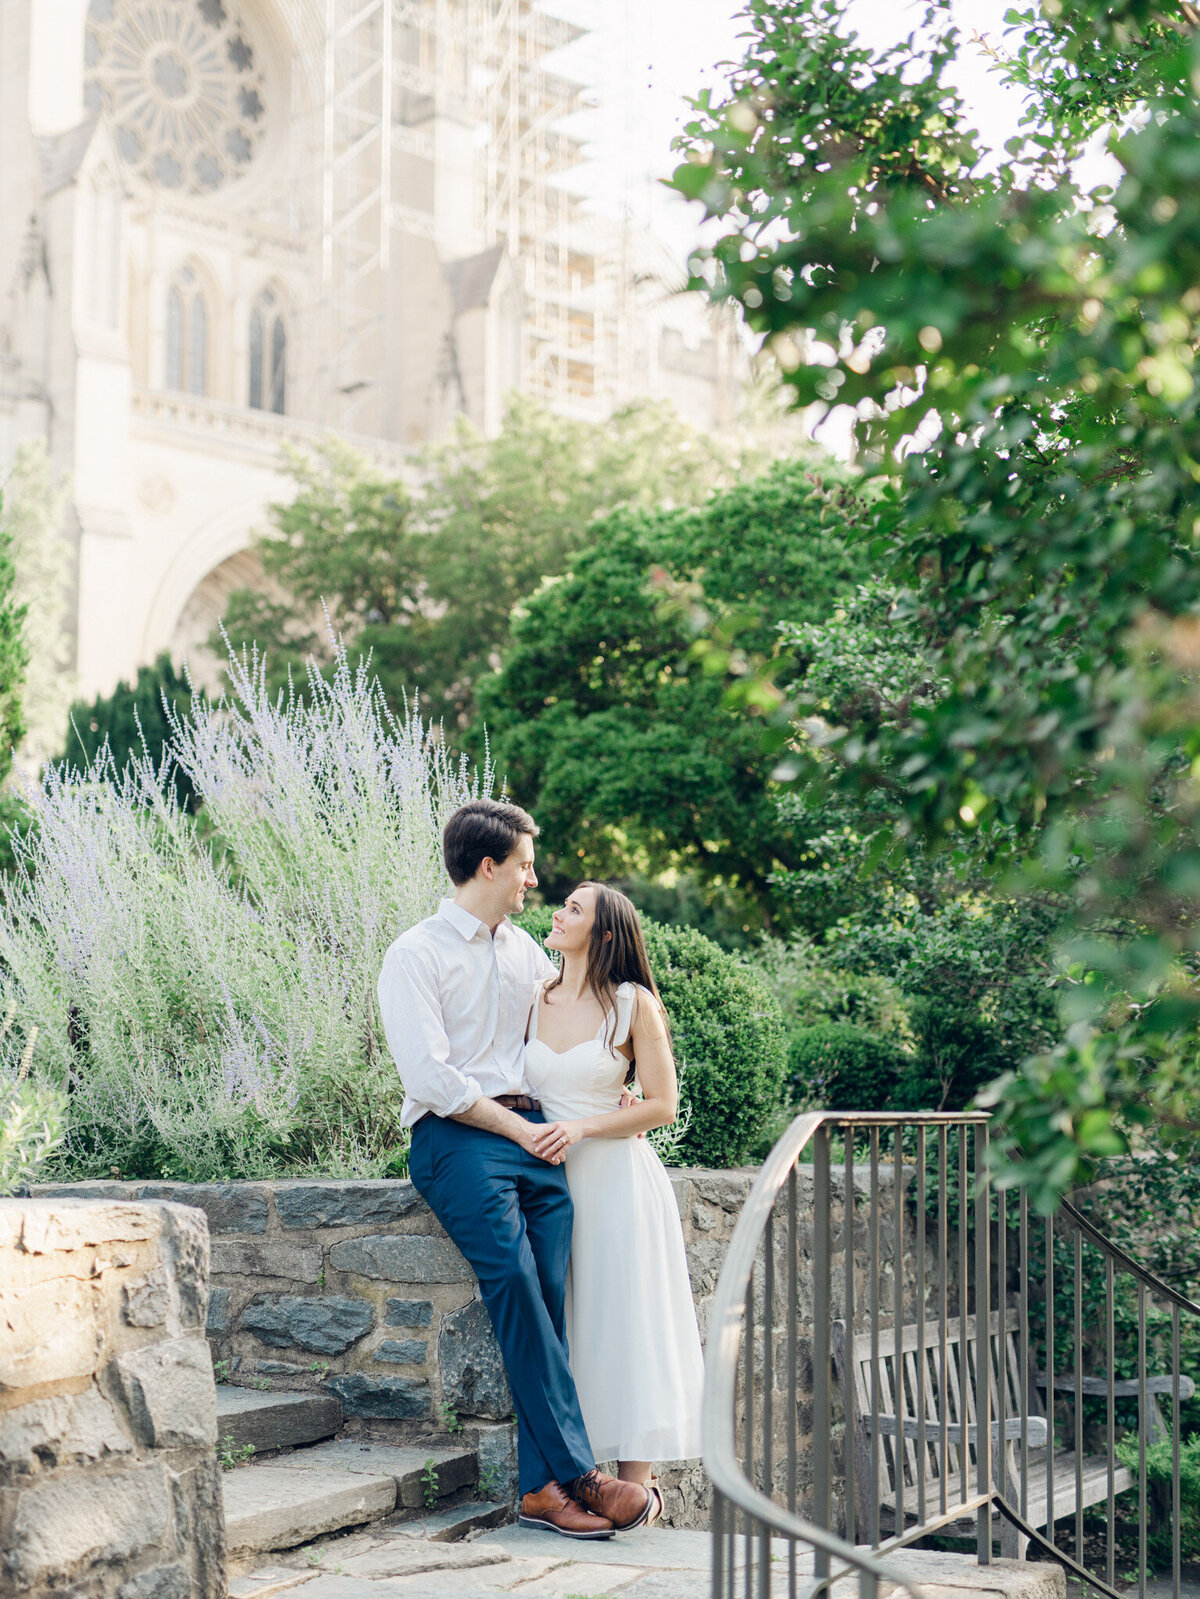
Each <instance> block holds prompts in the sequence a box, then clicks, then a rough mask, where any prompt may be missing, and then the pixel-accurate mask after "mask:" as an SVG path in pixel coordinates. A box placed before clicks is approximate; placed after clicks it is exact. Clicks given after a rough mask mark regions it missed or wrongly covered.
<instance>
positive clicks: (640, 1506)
mask: <svg viewBox="0 0 1200 1599" xmlns="http://www.w3.org/2000/svg"><path fill="white" fill-rule="evenodd" d="M568 1487H569V1488H570V1491H571V1497H572V1498H573V1499H577V1500H578V1501H579V1503H580V1504H581V1505H582V1506H583V1508H584V1509H585V1510H590V1511H592V1512H593V1514H594V1515H597V1516H605V1517H607V1519H608V1520H609V1521H611V1522H612V1524H613V1526H614V1527H615V1528H616V1530H617V1531H618V1532H631V1531H632V1530H633V1528H634V1527H640V1526H641V1525H642V1523H643V1522H644V1521H645V1520H646V1518H647V1517H648V1516H649V1514H650V1512H651V1510H652V1509H653V1508H654V1497H653V1495H652V1494H651V1492H650V1490H649V1488H647V1487H646V1486H645V1484H644V1483H640V1482H622V1481H621V1479H620V1478H619V1477H608V1476H605V1474H604V1472H602V1471H601V1470H600V1469H599V1468H598V1467H596V1466H593V1467H592V1469H591V1471H589V1472H587V1473H585V1475H584V1476H582V1477H576V1479H575V1481H574V1482H572V1483H569V1484H568Z"/></svg>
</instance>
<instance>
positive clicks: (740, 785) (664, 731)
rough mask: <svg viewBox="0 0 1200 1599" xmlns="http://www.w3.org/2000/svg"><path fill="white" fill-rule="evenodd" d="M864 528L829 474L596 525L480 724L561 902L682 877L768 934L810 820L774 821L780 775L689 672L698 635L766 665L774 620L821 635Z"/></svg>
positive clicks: (519, 647) (521, 618) (496, 685)
mask: <svg viewBox="0 0 1200 1599" xmlns="http://www.w3.org/2000/svg"><path fill="white" fill-rule="evenodd" d="M867 516H868V510H867V503H866V500H865V499H864V498H863V496H862V494H861V492H860V491H859V490H858V489H857V488H856V487H855V486H854V485H853V483H852V482H851V481H849V480H848V478H847V476H846V474H845V473H844V472H843V471H841V469H839V468H838V467H836V466H834V465H831V464H828V465H825V466H823V467H822V468H821V469H820V470H817V469H816V468H814V467H812V466H806V465H804V464H803V463H792V464H786V465H784V464H781V465H779V466H777V467H775V468H774V469H773V470H772V471H770V472H768V473H766V474H765V475H764V476H762V477H760V478H757V479H753V480H752V481H750V482H749V483H746V484H743V485H741V486H739V487H738V488H735V489H730V490H727V491H725V492H723V493H720V494H717V495H715V496H714V497H713V498H712V499H711V500H710V501H709V502H708V503H707V504H706V505H704V506H703V507H701V508H699V509H696V510H676V511H660V512H656V513H650V514H644V513H643V514H634V513H629V512H622V513H620V514H619V515H616V516H614V517H611V518H609V520H607V521H606V522H604V523H603V524H601V525H600V526H599V527H598V528H597V529H596V530H595V536H594V540H593V543H592V546H591V547H590V548H589V549H587V550H586V551H584V552H583V553H582V554H580V555H579V556H578V557H577V558H576V559H575V561H574V562H573V564H572V567H571V569H570V570H569V571H568V572H567V573H565V574H564V575H563V576H562V577H560V578H556V579H554V580H551V581H548V582H546V583H545V584H543V586H542V587H541V589H540V590H539V591H538V592H537V593H536V594H535V595H534V596H533V597H532V598H531V599H529V600H528V601H526V603H525V604H524V606H522V607H521V609H520V610H519V611H518V613H517V614H516V616H515V618H514V623H513V632H512V644H511V647H510V648H509V649H508V651H507V652H506V654H505V657H504V662H503V666H502V668H501V670H500V671H499V672H498V673H497V674H496V675H495V676H493V677H490V678H486V679H484V680H483V681H482V682H481V683H480V684H479V690H478V692H479V705H480V721H481V723H482V725H483V727H485V728H486V731H487V734H488V737H489V739H490V741H491V752H492V757H493V759H494V761H495V763H496V768H497V772H498V775H499V776H500V777H501V779H502V780H504V781H506V782H507V783H508V785H509V788H510V790H511V791H512V793H513V794H514V795H515V796H516V797H517V798H518V799H519V800H520V801H521V803H522V804H525V805H528V806H529V807H530V808H531V809H533V810H534V811H535V813H536V814H537V817H538V820H539V822H540V823H541V826H542V830H543V838H542V846H541V857H542V858H543V859H544V860H545V862H546V865H547V867H548V870H549V872H550V874H551V877H552V878H553V879H554V880H555V882H556V885H557V884H558V880H560V879H563V880H565V879H566V878H567V877H568V876H581V875H584V874H587V875H592V876H601V877H612V876H628V875H629V874H631V873H636V872H642V873H646V874H658V873H662V872H667V871H671V870H681V869H682V870H691V871H694V872H696V873H697V874H698V875H699V877H700V878H701V879H702V880H703V881H705V882H707V883H709V884H710V885H712V884H719V885H720V887H721V889H722V891H723V892H726V893H732V894H734V895H736V896H739V897H740V898H742V899H743V901H745V902H748V903H749V904H750V905H751V906H754V907H756V908H757V912H758V914H759V915H760V916H761V915H769V913H770V909H771V905H772V900H773V894H772V887H771V878H772V876H773V874H774V873H775V872H777V871H779V870H781V869H786V868H788V867H798V866H799V865H800V862H801V859H802V857H803V854H804V837H805V828H804V825H803V819H802V818H801V819H794V818H783V817H781V815H780V812H779V808H778V804H777V798H776V794H775V792H774V787H773V783H772V776H771V773H772V767H773V765H774V761H773V759H771V758H770V757H769V756H767V755H764V753H763V750H762V746H761V739H760V736H759V731H758V729H757V728H756V727H755V726H754V725H752V724H751V723H749V722H747V721H746V720H745V719H744V718H742V717H740V716H738V715H736V714H733V713H731V712H730V711H729V710H728V709H727V708H726V707H725V705H724V703H723V696H724V685H723V682H722V680H721V679H720V677H719V676H717V675H715V674H714V675H712V676H708V675H706V674H704V673H703V672H689V671H688V669H687V668H688V654H689V648H690V645H691V643H692V640H693V638H694V633H695V623H694V617H695V615H696V614H697V612H700V613H701V614H707V615H719V616H720V617H721V618H722V621H723V623H724V625H725V626H726V627H727V628H728V629H729V630H730V637H732V638H735V639H736V642H737V646H738V648H739V649H742V650H745V651H749V652H764V651H769V650H772V649H773V647H774V640H775V638H776V637H777V632H778V622H777V619H778V618H779V617H780V616H785V617H788V618H790V619H792V620H794V621H812V620H815V619H816V618H818V617H820V616H822V615H824V614H825V612H826V611H827V610H828V609H829V608H830V606H831V605H832V602H833V599H834V597H835V596H836V595H837V594H838V593H840V592H842V591H844V590H846V589H847V588H852V587H853V585H854V583H855V581H856V579H858V578H859V577H862V576H864V575H865V563H866V559H867V557H866V551H865V549H864V547H863V546H862V545H861V544H859V543H856V542H855V537H854V536H855V532H856V530H857V528H858V527H860V526H861V525H862V524H863V523H865V521H866V519H867ZM780 664H781V667H785V666H786V663H785V662H781V663H780Z"/></svg>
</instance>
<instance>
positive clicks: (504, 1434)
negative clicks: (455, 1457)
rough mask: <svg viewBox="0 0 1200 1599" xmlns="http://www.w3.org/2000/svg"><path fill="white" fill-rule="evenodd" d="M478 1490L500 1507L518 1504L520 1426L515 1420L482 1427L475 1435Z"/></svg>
mask: <svg viewBox="0 0 1200 1599" xmlns="http://www.w3.org/2000/svg"><path fill="white" fill-rule="evenodd" d="M475 1458H476V1461H477V1465H478V1472H479V1491H480V1493H481V1494H483V1495H484V1496H485V1497H486V1498H488V1499H497V1500H499V1501H500V1502H501V1504H506V1505H514V1504H516V1502H517V1426H516V1423H515V1422H512V1421H501V1422H494V1423H492V1424H491V1425H490V1426H481V1427H478V1428H477V1429H476V1433H475Z"/></svg>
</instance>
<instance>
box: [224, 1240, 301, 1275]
mask: <svg viewBox="0 0 1200 1599" xmlns="http://www.w3.org/2000/svg"><path fill="white" fill-rule="evenodd" d="M212 1269H213V1275H214V1276H231V1277H277V1278H280V1279H282V1280H283V1281H285V1282H293V1283H315V1282H316V1281H317V1279H318V1278H319V1277H320V1275H321V1251H320V1250H319V1249H317V1248H316V1247H315V1245H312V1244H289V1243H275V1242H267V1241H263V1242H262V1243H259V1242H257V1241H256V1240H254V1239H245V1240H243V1239H233V1238H217V1239H215V1240H214V1241H213V1246H212Z"/></svg>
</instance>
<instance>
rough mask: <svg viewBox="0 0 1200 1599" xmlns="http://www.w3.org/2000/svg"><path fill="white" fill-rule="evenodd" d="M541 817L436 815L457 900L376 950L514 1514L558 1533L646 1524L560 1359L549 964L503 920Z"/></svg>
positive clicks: (561, 1214) (494, 811)
mask: <svg viewBox="0 0 1200 1599" xmlns="http://www.w3.org/2000/svg"><path fill="white" fill-rule="evenodd" d="M537 833H538V828H537V824H536V823H535V822H534V820H533V818H532V817H531V816H530V815H529V814H528V813H527V812H526V811H523V810H521V809H520V807H519V806H516V805H506V804H503V803H501V802H500V801H498V800H490V799H481V800H473V801H471V803H470V804H468V805H464V806H463V807H462V808H461V809H460V810H458V811H456V812H455V813H454V815H453V816H452V817H451V818H450V821H449V822H448V823H447V825H446V829H445V832H444V834H443V838H442V849H443V854H444V856H445V860H446V870H447V871H448V872H449V874H450V880H451V882H452V883H453V884H454V889H455V892H454V897H453V899H447V900H443V901H442V903H441V905H440V907H439V908H438V911H437V914H436V915H434V916H430V917H428V918H427V919H426V920H425V921H423V922H421V923H419V924H418V925H417V926H416V927H412V928H410V929H409V930H408V932H407V933H403V934H402V935H401V936H400V937H399V938H398V939H397V940H396V942H395V943H394V944H393V945H392V946H391V948H390V949H389V950H388V952H387V954H386V955H385V956H384V959H383V971H382V972H381V974H380V978H379V1004H380V1009H381V1011H382V1013H383V1025H384V1028H385V1030H386V1032H387V1040H388V1044H389V1046H390V1047H391V1051H392V1054H393V1056H394V1057H395V1060H396V1065H397V1067H398V1068H399V1071H400V1076H401V1078H402V1080H403V1082H404V1089H405V1099H404V1107H403V1110H402V1112H401V1118H402V1120H403V1123H404V1125H405V1126H406V1127H411V1128H412V1146H411V1150H410V1154H409V1174H410V1176H411V1177H412V1180H413V1183H414V1185H415V1186H416V1188H417V1189H418V1190H419V1191H420V1192H421V1194H423V1195H424V1197H425V1199H426V1200H427V1201H428V1203H429V1207H430V1209H431V1210H432V1211H433V1213H434V1215H435V1216H436V1217H437V1218H438V1220H439V1221H440V1222H441V1224H442V1226H443V1227H445V1229H446V1231H447V1232H448V1233H449V1234H450V1237H451V1238H452V1239H453V1240H454V1242H455V1243H456V1244H457V1245H458V1247H459V1249H460V1250H461V1251H462V1253H463V1254H464V1255H465V1256H466V1258H467V1260H468V1261H469V1262H470V1263H471V1266H472V1267H473V1268H474V1271H475V1274H476V1276H477V1277H478V1278H479V1289H480V1293H481V1295H482V1297H483V1302H484V1304H485V1305H486V1306H487V1309H488V1314H489V1315H490V1316H491V1318H492V1326H493V1327H494V1328H495V1330H496V1339H497V1341H498V1343H499V1345H500V1351H501V1353H502V1355H503V1356H504V1363H505V1366H506V1367H507V1369H508V1377H509V1383H510V1385H511V1387H512V1392H513V1403H514V1404H515V1406H516V1411H517V1441H518V1462H519V1482H520V1494H521V1505H520V1519H521V1521H522V1522H523V1523H525V1524H526V1525H530V1526H541V1527H548V1528H551V1529H553V1531H555V1532H559V1533H562V1534H563V1536H564V1537H568V1538H609V1537H611V1536H612V1534H613V1531H614V1529H615V1530H617V1531H624V1530H626V1529H627V1528H630V1527H637V1526H640V1525H641V1524H642V1522H643V1521H645V1519H646V1517H647V1515H648V1514H649V1511H650V1506H651V1496H650V1494H649V1492H648V1490H647V1489H646V1488H645V1487H643V1486H642V1485H641V1484H640V1483H630V1482H620V1481H618V1480H617V1479H615V1478H613V1477H608V1476H605V1475H604V1473H602V1472H600V1471H598V1470H597V1469H596V1463H595V1461H594V1460H593V1459H592V1452H591V1446H590V1444H589V1443H588V1439H587V1433H586V1431H585V1429H584V1425H583V1418H582V1417H581V1415H580V1413H579V1401H578V1399H577V1397H576V1394H575V1384H574V1381H573V1380H572V1377H571V1372H570V1368H569V1366H568V1363H567V1341H566V1334H565V1331H564V1320H563V1308H564V1306H563V1301H564V1295H565V1289H566V1276H567V1261H568V1258H569V1256H570V1249H571V1227H572V1220H573V1215H572V1209H571V1196H570V1193H569V1191H568V1189H567V1182H566V1176H565V1173H564V1172H563V1170H562V1167H561V1165H560V1164H558V1163H557V1162H556V1163H551V1162H549V1161H546V1160H543V1159H542V1158H541V1157H540V1156H539V1155H538V1154H537V1153H536V1151H535V1145H534V1133H535V1129H536V1128H537V1126H539V1125H540V1124H541V1123H542V1122H543V1121H544V1118H543V1116H542V1114H541V1108H540V1106H539V1105H538V1102H537V1101H536V1100H535V1099H534V1098H533V1097H532V1096H531V1095H530V1093H529V1091H528V1084H527V1083H526V1081H525V1067H524V1056H525V1024H526V1019H527V1017H528V1015H529V1010H530V1006H531V1004H532V1002H533V998H534V995H535V994H536V992H537V990H538V988H539V986H540V985H541V984H542V983H543V982H544V981H545V979H546V978H547V977H549V976H551V975H552V973H553V971H554V968H553V966H552V965H551V964H550V961H549V959H548V958H547V956H546V954H545V952H544V951H543V950H541V949H539V947H538V946H537V945H536V944H535V943H534V941H533V940H532V939H531V938H530V937H529V935H528V933H526V932H524V931H523V930H522V929H520V928H516V927H514V926H513V925H512V923H511V922H510V921H509V920H508V918H509V916H511V915H515V914H516V913H517V912H519V911H520V910H521V909H522V908H523V906H524V903H525V894H526V891H527V890H528V889H530V888H533V887H534V886H535V885H536V883H537V875H536V874H535V872H534V869H533V841H534V839H535V838H536V837H537Z"/></svg>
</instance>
